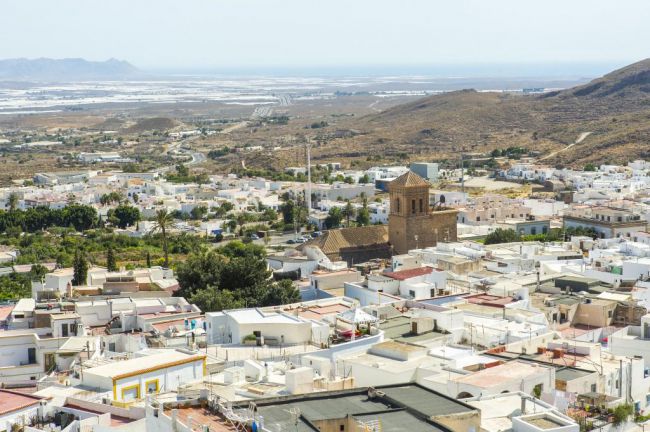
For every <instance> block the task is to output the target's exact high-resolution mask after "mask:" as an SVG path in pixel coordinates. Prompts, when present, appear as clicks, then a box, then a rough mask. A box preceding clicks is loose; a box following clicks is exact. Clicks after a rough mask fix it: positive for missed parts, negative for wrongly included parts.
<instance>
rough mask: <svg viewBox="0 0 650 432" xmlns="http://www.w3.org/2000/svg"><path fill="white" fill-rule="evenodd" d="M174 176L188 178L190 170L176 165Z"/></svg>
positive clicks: (181, 165)
mask: <svg viewBox="0 0 650 432" xmlns="http://www.w3.org/2000/svg"><path fill="white" fill-rule="evenodd" d="M176 175H177V176H178V177H182V178H185V177H189V176H190V170H189V168H188V167H186V166H185V165H183V164H178V165H176Z"/></svg>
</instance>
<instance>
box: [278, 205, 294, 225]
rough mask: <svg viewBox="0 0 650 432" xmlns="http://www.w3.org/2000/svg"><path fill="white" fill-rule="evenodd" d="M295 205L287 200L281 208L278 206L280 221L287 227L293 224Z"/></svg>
mask: <svg viewBox="0 0 650 432" xmlns="http://www.w3.org/2000/svg"><path fill="white" fill-rule="evenodd" d="M295 206H296V203H295V202H294V201H293V200H291V199H289V200H287V201H286V202H285V203H284V204H282V206H280V212H281V213H282V219H283V220H284V223H285V224H287V225H289V224H292V223H293V217H294V212H295Z"/></svg>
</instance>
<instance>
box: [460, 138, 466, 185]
mask: <svg viewBox="0 0 650 432" xmlns="http://www.w3.org/2000/svg"><path fill="white" fill-rule="evenodd" d="M460 187H461V192H463V193H465V164H464V163H463V150H462V149H461V150H460Z"/></svg>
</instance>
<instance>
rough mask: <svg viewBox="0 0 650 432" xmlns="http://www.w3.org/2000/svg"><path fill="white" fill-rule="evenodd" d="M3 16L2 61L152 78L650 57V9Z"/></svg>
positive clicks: (137, 9)
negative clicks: (45, 61)
mask: <svg viewBox="0 0 650 432" xmlns="http://www.w3.org/2000/svg"><path fill="white" fill-rule="evenodd" d="M0 16H1V17H2V20H1V25H0V41H1V42H0V58H12V57H29V58H34V57H54V58H62V57H84V58H87V59H91V60H104V59H107V58H110V57H115V58H120V59H125V60H128V61H130V62H131V63H133V64H134V65H136V66H138V67H140V68H143V69H149V70H152V69H161V68H171V69H178V70H182V69H195V68H245V67H255V66H264V67H318V66H330V67H346V66H359V65H393V66H404V65H406V66H409V65H431V64H477V63H478V64H481V63H549V62H556V63H558V64H568V63H608V64H613V65H623V64H626V63H630V62H632V61H636V60H640V59H643V58H646V57H650V45H648V41H650V25H648V22H650V3H649V2H648V0H616V1H615V0H607V1H605V0H544V1H542V0H538V1H532V0H446V1H439V0H390V1H389V0H320V1H316V0H174V1H170V0H101V1H99V0H2V1H1V2H0Z"/></svg>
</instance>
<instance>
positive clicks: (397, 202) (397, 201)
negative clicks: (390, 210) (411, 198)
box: [395, 198, 399, 213]
mask: <svg viewBox="0 0 650 432" xmlns="http://www.w3.org/2000/svg"><path fill="white" fill-rule="evenodd" d="M395 204H397V206H396V207H397V211H396V213H399V198H397V199H396V200H395Z"/></svg>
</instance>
